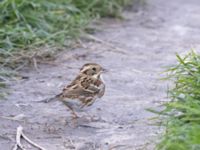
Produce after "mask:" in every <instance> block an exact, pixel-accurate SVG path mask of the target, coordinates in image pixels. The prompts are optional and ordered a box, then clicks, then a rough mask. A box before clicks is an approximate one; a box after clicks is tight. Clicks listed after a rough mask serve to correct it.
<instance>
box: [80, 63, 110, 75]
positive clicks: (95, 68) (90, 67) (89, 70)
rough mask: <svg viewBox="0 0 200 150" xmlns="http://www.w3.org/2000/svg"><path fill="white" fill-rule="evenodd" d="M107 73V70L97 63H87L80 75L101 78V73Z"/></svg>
mask: <svg viewBox="0 0 200 150" xmlns="http://www.w3.org/2000/svg"><path fill="white" fill-rule="evenodd" d="M106 71H107V70H106V69H104V68H103V67H102V66H101V65H99V64H96V63H87V64H85V65H83V67H82V68H81V69H80V73H82V74H86V75H88V76H93V77H95V78H99V77H100V75H101V73H104V72H106Z"/></svg>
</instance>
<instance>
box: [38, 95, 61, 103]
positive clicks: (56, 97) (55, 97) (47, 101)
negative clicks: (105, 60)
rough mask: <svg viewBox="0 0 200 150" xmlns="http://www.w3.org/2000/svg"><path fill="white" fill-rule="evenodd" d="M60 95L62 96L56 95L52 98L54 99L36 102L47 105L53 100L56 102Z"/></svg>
mask: <svg viewBox="0 0 200 150" xmlns="http://www.w3.org/2000/svg"><path fill="white" fill-rule="evenodd" d="M61 95H62V94H58V95H56V96H54V97H51V98H46V99H43V100H41V101H37V102H38V103H49V102H51V101H53V100H57V99H58V98H59V97H60V96H61Z"/></svg>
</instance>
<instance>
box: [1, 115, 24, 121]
mask: <svg viewBox="0 0 200 150" xmlns="http://www.w3.org/2000/svg"><path fill="white" fill-rule="evenodd" d="M0 118H2V119H6V120H11V121H21V122H24V120H20V119H15V118H13V117H6V116H0Z"/></svg>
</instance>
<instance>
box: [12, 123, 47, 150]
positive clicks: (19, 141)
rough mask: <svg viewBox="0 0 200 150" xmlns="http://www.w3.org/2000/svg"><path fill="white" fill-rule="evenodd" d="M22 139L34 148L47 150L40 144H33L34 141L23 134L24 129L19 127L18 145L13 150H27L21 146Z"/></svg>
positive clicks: (17, 134)
mask: <svg viewBox="0 0 200 150" xmlns="http://www.w3.org/2000/svg"><path fill="white" fill-rule="evenodd" d="M21 138H24V139H25V140H26V141H27V142H28V143H29V144H31V145H32V146H34V147H36V148H38V149H39V150H46V149H45V148H43V147H41V146H39V145H38V144H36V143H35V142H33V141H32V140H30V139H29V138H28V137H27V136H26V135H25V134H24V133H23V127H22V126H19V127H18V128H17V133H16V144H15V146H14V148H13V149H12V150H17V149H18V148H20V149H21V150H25V148H24V147H23V145H22V144H21Z"/></svg>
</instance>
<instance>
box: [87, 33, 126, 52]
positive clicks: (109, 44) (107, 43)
mask: <svg viewBox="0 0 200 150" xmlns="http://www.w3.org/2000/svg"><path fill="white" fill-rule="evenodd" d="M86 36H87V38H89V39H91V40H93V41H95V42H98V43H101V44H104V45H106V46H108V47H111V48H113V49H114V50H115V52H118V53H121V54H124V55H126V53H125V52H124V51H125V50H124V49H121V48H119V47H116V46H114V45H113V44H111V43H109V42H106V41H103V40H101V39H99V38H97V37H95V36H92V35H89V34H87V35H86ZM109 51H112V50H109Z"/></svg>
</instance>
